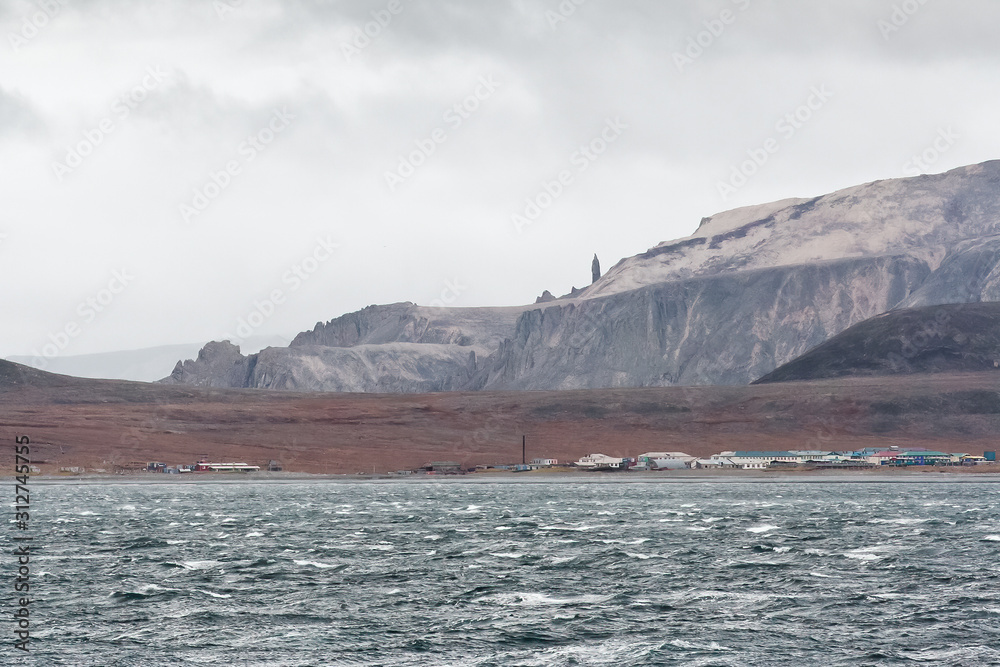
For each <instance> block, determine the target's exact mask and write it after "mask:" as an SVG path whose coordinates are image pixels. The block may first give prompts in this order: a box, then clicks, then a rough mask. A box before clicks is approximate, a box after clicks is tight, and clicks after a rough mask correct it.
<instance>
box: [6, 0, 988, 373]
mask: <svg viewBox="0 0 1000 667" xmlns="http://www.w3.org/2000/svg"><path fill="white" fill-rule="evenodd" d="M998 5H1000V3H996V2H995V1H991V0H952V1H951V2H943V1H942V0H930V1H925V2H924V3H923V4H921V2H919V1H918V0H907V1H906V2H902V1H901V0H834V1H831V2H822V3H821V2H803V1H802V0H771V1H767V0H712V1H709V0H705V1H697V2H694V1H692V2H665V1H663V2H653V1H651V0H650V1H643V0H614V1H612V0H565V1H564V2H562V3H561V4H560V2H559V0H497V1H491V2H480V3H473V2H458V1H457V0H373V1H370V2H369V1H361V0H358V1H352V0H341V1H327V2H323V1H312V2H310V1H307V0H298V1H296V0H281V1H279V0H242V1H240V0H229V1H228V2H227V0H218V1H214V2H213V0H191V1H190V2H184V1H183V0H130V1H127V2H126V1H124V0H115V1H112V0H63V2H62V3H61V4H60V3H59V2H58V1H57V0H36V2H27V1H25V0H11V1H9V2H4V3H3V4H2V5H0V28H2V30H0V33H2V35H3V43H2V44H0V155H2V161H0V192H2V199H0V201H2V207H0V272H2V275H3V284H4V286H5V287H4V289H3V291H2V303H0V308H2V312H3V317H2V318H0V355H3V356H6V355H12V354H38V353H41V352H42V351H43V350H45V349H47V351H48V352H50V353H51V352H53V351H57V352H58V353H59V354H63V355H76V354H84V353H92V352H101V351H110V350H120V349H134V348H141V347H147V346H154V345H163V344H169V343H189V342H202V341H207V340H210V339H218V338H221V337H223V336H226V335H231V336H236V335H242V334H245V333H247V327H248V326H249V328H250V329H252V333H254V334H258V335H268V334H276V333H277V334H293V333H295V332H297V331H301V330H304V329H309V328H311V327H312V326H313V325H314V324H315V323H316V322H317V321H320V320H322V321H326V320H329V319H331V318H333V317H336V316H339V315H341V314H343V313H346V312H350V311H353V310H357V309H359V308H362V307H364V306H366V305H369V304H374V303H393V302H399V301H414V302H416V303H420V304H430V303H433V302H435V301H436V300H437V301H438V302H439V303H440V302H442V301H443V302H453V303H454V305H462V306H476V305H516V304H524V303H531V302H533V301H534V299H535V297H536V296H537V295H539V294H540V293H541V292H542V291H543V290H545V289H549V290H551V291H552V292H553V293H556V294H562V293H565V292H568V291H569V289H570V288H571V287H572V286H574V285H575V286H583V285H585V284H587V283H589V282H590V263H591V258H592V256H593V254H594V253H595V252H596V253H597V254H598V255H599V257H600V260H601V262H602V265H603V266H604V268H605V269H607V268H608V267H610V266H611V265H613V264H614V263H616V262H617V261H618V260H619V259H621V258H622V257H626V256H629V255H634V254H636V253H640V252H643V251H644V250H646V249H647V248H649V247H651V246H653V245H655V244H657V243H659V242H661V241H665V240H670V239H673V238H678V237H683V236H687V235H689V234H691V233H692V232H693V231H694V230H695V228H696V227H697V226H698V223H699V221H700V220H701V218H702V217H703V216H708V215H711V214H713V213H716V212H719V211H722V210H726V209H730V208H735V207H737V206H742V205H747V204H754V203H763V202H767V201H773V200H777V199H782V198H786V197H799V196H803V197H805V196H815V195H819V194H825V193H828V192H831V191H834V190H836V189H839V188H842V187H846V186H850V185H855V184H858V183H862V182H866V181H871V180H876V179H882V178H894V177H902V176H905V175H908V174H914V173H918V172H940V171H945V170H947V169H950V168H953V167H956V166H961V165H965V164H971V163H977V162H982V161H985V160H989V159H994V158H998V157H1000V123H998V122H997V118H998V109H1000V79H998V77H997V72H998V71H1000V58H998V55H1000V48H998V47H997V46H996V26H997V25H1000V6H998ZM788 114H792V118H791V119H789V118H788V117H787V116H788ZM795 114H797V115H798V117H797V118H796V117H795ZM935 146H936V147H935ZM584 147H586V150H582V148H584ZM925 152H926V154H927V156H929V157H930V158H933V159H930V160H928V163H926V164H924V163H921V164H916V163H914V162H912V161H911V158H912V157H913V156H914V155H921V154H924V153H925ZM751 157H756V159H757V162H759V163H761V164H760V165H759V166H758V165H757V164H744V163H745V162H746V161H747V160H750V159H751ZM734 168H736V169H742V170H743V171H744V172H752V175H750V176H749V177H747V178H745V179H744V178H742V176H743V174H738V175H736V176H734V173H733V170H734ZM744 180H745V182H744ZM720 184H725V185H726V186H727V187H723V186H722V185H720ZM529 201H531V202H534V204H535V205H536V206H538V208H537V209H533V208H532V207H531V206H529ZM516 216H520V217H516ZM334 246H336V247H334ZM255 310H257V311H261V312H262V313H263V314H259V315H256V316H253V317H251V313H253V312H255ZM241 319H242V320H244V321H247V322H248V325H245V326H243V327H242V332H241V334H237V333H236V332H237V330H238V328H240V321H241ZM46 345H48V346H49V347H48V348H46V347H45V346H46Z"/></svg>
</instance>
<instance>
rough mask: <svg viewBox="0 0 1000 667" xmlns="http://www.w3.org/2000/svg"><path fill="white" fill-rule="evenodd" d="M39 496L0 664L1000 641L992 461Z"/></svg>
mask: <svg viewBox="0 0 1000 667" xmlns="http://www.w3.org/2000/svg"><path fill="white" fill-rule="evenodd" d="M32 506H33V507H32V510H33V513H32V520H33V523H34V533H35V535H36V540H37V541H38V544H36V548H39V547H42V550H41V551H38V552H36V554H35V559H34V561H33V563H32V568H33V571H32V576H33V577H34V584H35V586H34V589H33V592H34V597H35V598H36V600H37V602H35V603H34V607H33V617H32V621H33V627H34V638H33V641H32V645H31V646H32V654H31V657H30V659H24V658H22V657H18V656H16V654H15V652H14V651H13V649H11V648H10V647H9V645H4V646H3V647H2V649H0V650H2V652H3V654H2V655H0V664H22V663H23V664H38V665H144V666H145V665H222V664H228V665H413V666H420V667H425V666H433V665H449V666H450V665H470V666H471V665H477V666H483V667H485V666H492V665H498V666H499V665H525V666H529V665H615V666H619V665H622V666H624V665H741V666H742V665H897V664H898V665H904V664H905V665H918V664H927V665H991V664H1000V484H988V483H984V484H926V485H925V484H881V483H864V484H844V483H834V484H794V483H789V484H784V483H782V484H754V483H746V484H745V483H738V484H719V483H707V484H633V483H623V482H620V481H617V480H616V481H615V482H614V483H593V482H557V483H540V484H523V483H489V484H482V483H480V484H466V483H408V482H398V483H378V484H376V483H357V484H345V483H324V482H307V483H295V484H266V483H246V484H212V483H199V484H153V485H134V484H132V485H130V484H118V485H114V484H112V485H84V486H70V485H49V486H42V485H40V484H36V485H35V487H34V493H33V495H32ZM4 568H5V569H6V570H10V568H11V566H10V559H9V557H8V558H7V559H6V560H5V565H4ZM4 576H6V573H4ZM8 618H9V617H8ZM5 625H7V627H8V630H7V633H8V635H10V634H12V629H11V628H12V626H11V624H5ZM4 641H5V642H6V641H7V639H6V638H5V640H4ZM8 658H9V660H8Z"/></svg>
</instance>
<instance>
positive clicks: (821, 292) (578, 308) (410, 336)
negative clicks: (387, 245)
mask: <svg viewBox="0 0 1000 667" xmlns="http://www.w3.org/2000/svg"><path fill="white" fill-rule="evenodd" d="M593 269H594V272H593V273H594V277H595V279H596V280H595V282H594V283H593V284H592V285H590V286H588V287H586V288H584V289H577V288H573V290H572V291H571V292H570V294H568V295H566V296H563V297H561V298H559V299H553V298H552V295H551V294H550V293H549V292H545V293H544V294H543V295H542V296H541V297H539V299H538V300H537V301H536V303H535V304H534V305H532V306H524V307H518V308H425V307H420V306H416V305H414V304H410V303H402V304H392V305H387V306H370V307H368V308H365V309H364V310H361V311H359V312H356V313H351V314H348V315H344V316H342V317H338V318H336V319H334V320H331V321H329V322H326V323H319V324H317V325H316V327H315V328H314V329H313V330H312V331H309V332H305V333H302V334H299V336H297V337H296V338H295V340H294V341H293V342H292V344H291V346H290V347H288V348H280V349H279V348H269V349H267V350H264V351H262V352H261V353H260V354H258V355H251V356H250V357H242V355H239V351H238V349H230V348H231V347H233V346H230V347H226V346H224V345H223V344H213V345H214V346H215V347H213V346H209V347H206V349H205V350H203V351H202V354H199V359H198V360H197V361H188V362H184V363H183V364H179V365H178V367H177V369H175V371H174V373H173V374H172V375H171V377H170V378H168V379H167V380H166V381H168V382H177V383H188V384H200V385H205V386H230V387H270V388H281V389H296V390H304V391H309V390H326V391H365V392H410V391H448V390H461V389H518V390H525V389H570V388H581V389H582V388H604V387H634V386H667V385H692V384H744V383H749V382H751V381H753V380H755V379H756V378H760V377H762V376H764V375H765V374H767V373H770V372H771V371H773V370H774V369H775V368H777V367H778V366H780V365H782V364H785V363H787V362H789V361H791V360H793V359H795V358H797V357H799V356H801V355H803V354H804V353H806V352H807V351H808V350H810V349H811V348H813V347H816V346H818V345H820V344H821V343H823V342H824V341H826V340H828V339H830V338H831V337H832V336H835V335H836V334H838V333H840V332H842V331H844V330H845V329H847V328H849V327H851V326H852V325H855V324H858V323H860V322H863V321H865V320H867V319H869V318H872V317H874V316H876V315H879V314H881V313H885V312H887V311H891V310H893V309H897V308H913V307H919V306H930V305H938V304H948V303H975V302H980V301H1000V161H997V162H987V163H984V164H981V165H974V166H971V167H966V168H963V169H957V170H954V171H951V172H948V173H946V174H941V175H937V176H921V177H918V178H913V179H904V180H896V181H880V182H876V183H869V184H867V185H861V186H857V187H854V188H848V189H846V190H843V191H840V192H837V193H833V194H831V195H826V196H823V197H816V198H813V199H795V200H787V201H783V202H776V203H773V204H765V205H761V206H755V207H748V208H744V209H737V210H735V211H728V212H724V213H719V214H717V215H714V216H712V217H710V218H706V219H704V220H703V221H702V224H701V225H700V226H699V228H698V230H697V231H696V233H695V234H694V235H692V236H691V237H689V238H686V239H679V240H675V241H671V242H667V243H662V244H660V245H659V246H657V247H656V248H653V249H651V250H649V251H647V252H645V253H641V254H639V255H636V256H634V257H630V258H627V259H624V260H622V261H620V262H619V263H618V264H616V265H615V266H614V267H612V268H611V269H610V270H609V271H607V272H606V273H605V274H604V275H603V276H602V275H600V267H599V263H598V261H597V258H596V256H595V258H594V265H593ZM984 359H985V357H984Z"/></svg>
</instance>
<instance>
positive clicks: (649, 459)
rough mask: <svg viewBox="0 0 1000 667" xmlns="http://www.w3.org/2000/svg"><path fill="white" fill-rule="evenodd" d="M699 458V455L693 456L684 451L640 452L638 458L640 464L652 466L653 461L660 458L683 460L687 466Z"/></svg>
mask: <svg viewBox="0 0 1000 667" xmlns="http://www.w3.org/2000/svg"><path fill="white" fill-rule="evenodd" d="M697 458H698V457H697V456H691V455H690V454H685V453H684V452H647V453H645V454H639V456H638V458H637V460H638V462H639V463H640V464H646V465H649V466H652V463H653V461H655V460H658V459H663V460H668V461H674V460H676V461H682V462H683V463H684V465H685V466H690V465H691V463H692V462H693V461H695V460H696V459H697Z"/></svg>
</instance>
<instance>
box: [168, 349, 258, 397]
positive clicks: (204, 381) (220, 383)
mask: <svg viewBox="0 0 1000 667" xmlns="http://www.w3.org/2000/svg"><path fill="white" fill-rule="evenodd" d="M246 362H247V358H246V357H244V356H243V355H242V354H241V353H240V346H239V345H233V344H232V343H230V342H229V341H228V340H224V341H222V342H212V343H209V344H208V345H206V346H205V347H203V348H202V349H201V350H200V351H199V352H198V358H197V359H195V360H191V359H189V360H187V361H178V362H177V365H176V366H175V367H174V371H173V373H171V374H170V377H169V378H167V380H168V381H170V382H171V383H174V384H190V385H194V386H196V387H252V386H253V385H252V384H250V383H249V382H248V379H249V369H248V367H247V363H246Z"/></svg>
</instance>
